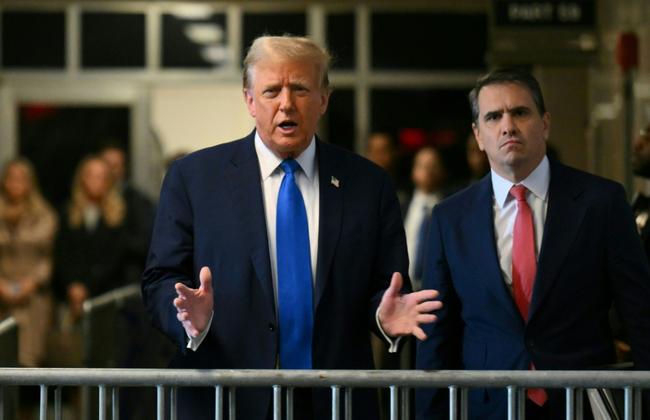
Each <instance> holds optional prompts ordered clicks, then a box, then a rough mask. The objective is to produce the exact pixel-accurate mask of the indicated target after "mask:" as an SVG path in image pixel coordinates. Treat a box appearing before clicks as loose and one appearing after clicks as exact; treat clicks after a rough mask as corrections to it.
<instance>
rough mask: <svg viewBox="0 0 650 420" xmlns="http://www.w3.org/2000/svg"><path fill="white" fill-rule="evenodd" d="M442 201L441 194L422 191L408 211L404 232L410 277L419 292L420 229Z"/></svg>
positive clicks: (412, 200)
mask: <svg viewBox="0 0 650 420" xmlns="http://www.w3.org/2000/svg"><path fill="white" fill-rule="evenodd" d="M440 200H441V197H440V194H436V193H432V194H427V193H425V192H422V191H420V190H415V191H414V192H413V198H411V203H410V204H409V208H408V210H406V217H405V218H404V231H405V233H406V246H407V249H408V255H409V277H410V278H411V282H412V283H413V286H414V289H415V290H418V289H419V287H417V286H419V285H416V284H415V282H416V281H418V280H420V279H416V278H415V259H416V258H417V253H418V247H419V243H418V241H419V239H420V228H421V227H422V221H423V220H424V216H425V215H427V214H428V215H431V210H433V207H434V206H435V205H436V204H438V203H439V202H440Z"/></svg>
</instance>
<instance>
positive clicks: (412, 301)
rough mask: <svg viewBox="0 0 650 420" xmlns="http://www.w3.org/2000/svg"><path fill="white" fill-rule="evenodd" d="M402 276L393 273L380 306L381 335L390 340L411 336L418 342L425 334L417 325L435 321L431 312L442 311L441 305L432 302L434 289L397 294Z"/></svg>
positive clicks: (438, 302) (435, 294) (437, 302)
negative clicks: (383, 334)
mask: <svg viewBox="0 0 650 420" xmlns="http://www.w3.org/2000/svg"><path fill="white" fill-rule="evenodd" d="M402 282H403V281H402V275H401V274H400V273H393V277H392V278H391V279H390V286H389V287H388V289H386V292H384V296H383V297H382V298H381V303H380V304H379V312H378V317H379V322H380V323H381V327H382V328H383V329H384V332H385V333H386V334H388V335H389V336H392V337H397V336H402V335H410V334H413V335H414V336H416V337H417V338H418V339H420V340H426V338H427V335H426V334H425V333H424V331H422V328H420V324H430V323H432V322H435V320H436V319H437V317H436V316H435V315H433V314H431V313H430V312H432V311H435V310H437V309H440V308H442V302H440V301H439V300H433V299H435V298H436V297H438V292H437V291H436V290H420V291H419V292H413V293H408V294H405V295H402V294H400V290H401V289H402Z"/></svg>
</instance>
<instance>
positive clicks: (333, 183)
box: [330, 176, 341, 188]
mask: <svg viewBox="0 0 650 420" xmlns="http://www.w3.org/2000/svg"><path fill="white" fill-rule="evenodd" d="M330 183H331V184H332V185H334V186H335V187H336V188H338V187H339V185H341V182H340V181H339V179H338V178H337V177H335V176H332V179H330Z"/></svg>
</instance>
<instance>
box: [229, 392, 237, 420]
mask: <svg viewBox="0 0 650 420" xmlns="http://www.w3.org/2000/svg"><path fill="white" fill-rule="evenodd" d="M236 417H237V388H235V387H232V386H231V387H230V388H228V420H235V418H236Z"/></svg>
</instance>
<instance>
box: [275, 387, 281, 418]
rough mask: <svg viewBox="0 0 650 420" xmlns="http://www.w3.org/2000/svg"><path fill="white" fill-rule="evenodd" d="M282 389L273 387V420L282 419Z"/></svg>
mask: <svg viewBox="0 0 650 420" xmlns="http://www.w3.org/2000/svg"><path fill="white" fill-rule="evenodd" d="M281 405H282V387H281V386H280V385H273V420H281V417H282V406H281Z"/></svg>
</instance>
